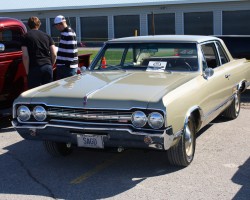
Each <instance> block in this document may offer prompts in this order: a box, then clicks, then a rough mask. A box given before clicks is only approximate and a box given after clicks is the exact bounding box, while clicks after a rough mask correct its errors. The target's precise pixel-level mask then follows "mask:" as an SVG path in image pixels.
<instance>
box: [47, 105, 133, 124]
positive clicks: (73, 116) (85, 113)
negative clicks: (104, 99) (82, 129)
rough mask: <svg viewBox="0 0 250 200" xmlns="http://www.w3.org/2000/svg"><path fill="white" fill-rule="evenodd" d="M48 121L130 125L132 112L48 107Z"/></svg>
mask: <svg viewBox="0 0 250 200" xmlns="http://www.w3.org/2000/svg"><path fill="white" fill-rule="evenodd" d="M47 115H48V117H50V119H68V120H81V121H87V122H104V123H114V122H119V123H130V121H131V115H132V111H112V110H87V109H74V108H55V107H49V108H48V110H47Z"/></svg>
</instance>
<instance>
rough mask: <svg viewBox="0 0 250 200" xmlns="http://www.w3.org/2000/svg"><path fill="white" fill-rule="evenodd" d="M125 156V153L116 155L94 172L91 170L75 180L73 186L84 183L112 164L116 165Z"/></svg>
mask: <svg viewBox="0 0 250 200" xmlns="http://www.w3.org/2000/svg"><path fill="white" fill-rule="evenodd" d="M123 155H124V153H120V154H118V155H115V156H113V157H111V158H110V159H107V160H105V161H104V162H103V163H101V164H99V165H97V166H96V167H95V168H93V169H92V170H89V171H88V172H86V173H84V174H82V175H80V176H79V177H77V178H75V179H74V180H72V181H71V182H70V183H71V184H79V183H82V182H83V181H85V180H86V179H88V178H90V177H91V176H94V175H95V174H97V173H98V172H100V171H101V170H103V169H105V168H106V167H108V166H109V165H111V164H112V163H114V162H115V161H117V160H118V159H120V158H121V157H122V156H123Z"/></svg>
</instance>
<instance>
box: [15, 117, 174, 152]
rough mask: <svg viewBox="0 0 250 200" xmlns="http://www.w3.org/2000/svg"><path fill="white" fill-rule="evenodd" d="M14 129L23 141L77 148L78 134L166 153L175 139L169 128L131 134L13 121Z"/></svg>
mask: <svg viewBox="0 0 250 200" xmlns="http://www.w3.org/2000/svg"><path fill="white" fill-rule="evenodd" d="M12 125H13V127H14V128H15V129H16V130H17V132H18V133H19V134H20V135H21V136H22V137H23V138H25V139H29V140H50V141H55V142H64V143H71V144H73V145H77V135H78V134H92V135H102V136H103V143H104V148H105V147H124V148H144V149H159V150H167V149H169V148H170V147H171V146H172V145H173V144H174V142H175V140H176V139H178V137H174V135H173V131H172V127H168V128H166V129H165V130H163V131H161V132H157V133H155V132H153V133H150V132H148V131H147V132H145V131H132V130H131V129H129V128H128V127H110V126H107V125H106V126H95V125H89V124H81V123H77V124H74V123H68V122H61V123H54V124H46V125H32V124H20V123H19V122H18V121H16V120H13V121H12Z"/></svg>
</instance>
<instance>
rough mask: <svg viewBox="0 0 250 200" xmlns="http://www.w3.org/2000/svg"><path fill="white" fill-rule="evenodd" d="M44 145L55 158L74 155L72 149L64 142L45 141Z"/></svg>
mask: <svg viewBox="0 0 250 200" xmlns="http://www.w3.org/2000/svg"><path fill="white" fill-rule="evenodd" d="M43 145H44V147H45V149H46V151H47V152H48V153H49V154H50V155H52V156H54V157H60V156H67V155H69V154H71V153H72V148H71V147H70V148H69V147H67V146H66V143H63V142H53V141H48V140H45V141H43Z"/></svg>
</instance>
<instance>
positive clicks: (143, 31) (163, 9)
mask: <svg viewBox="0 0 250 200" xmlns="http://www.w3.org/2000/svg"><path fill="white" fill-rule="evenodd" d="M244 10H249V11H250V1H241V2H224V3H190V4H177V5H165V6H141V7H123V8H99V9H82V10H61V11H37V12H20V13H18V12H16V13H2V14H1V15H2V16H8V17H14V18H17V19H21V20H22V19H28V18H29V17H30V16H37V17H39V18H40V19H45V22H46V27H44V29H45V30H46V31H47V33H49V34H51V33H52V32H51V30H52V29H53V28H52V24H51V21H53V20H51V19H53V18H54V17H55V16H57V15H59V14H61V15H64V16H65V17H71V18H72V17H75V24H76V28H75V29H76V30H75V31H76V33H77V36H78V40H79V41H81V40H82V37H81V32H82V31H83V30H82V29H84V28H86V29H88V28H89V27H84V25H83V26H82V27H81V17H95V16H106V17H107V21H108V22H107V27H106V28H107V33H108V34H107V39H112V38H114V37H115V29H114V24H115V22H114V19H115V16H120V15H125V16H127V15H129V16H130V15H139V29H140V30H138V32H139V34H140V35H148V28H149V27H148V16H149V14H152V13H153V14H154V15H157V14H163V13H174V14H175V34H185V32H184V30H185V26H184V21H185V20H184V16H185V13H193V12H197V13H199V12H212V13H213V19H212V20H213V25H212V26H213V34H214V35H221V34H223V32H222V27H223V21H222V20H223V19H222V14H223V11H244ZM163 25H164V24H163ZM121 26H126V24H121ZM194 26H195V25H194ZM245 26H246V27H247V26H249V23H248V24H246V25H245ZM246 27H242V28H246ZM58 35H59V33H58Z"/></svg>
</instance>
